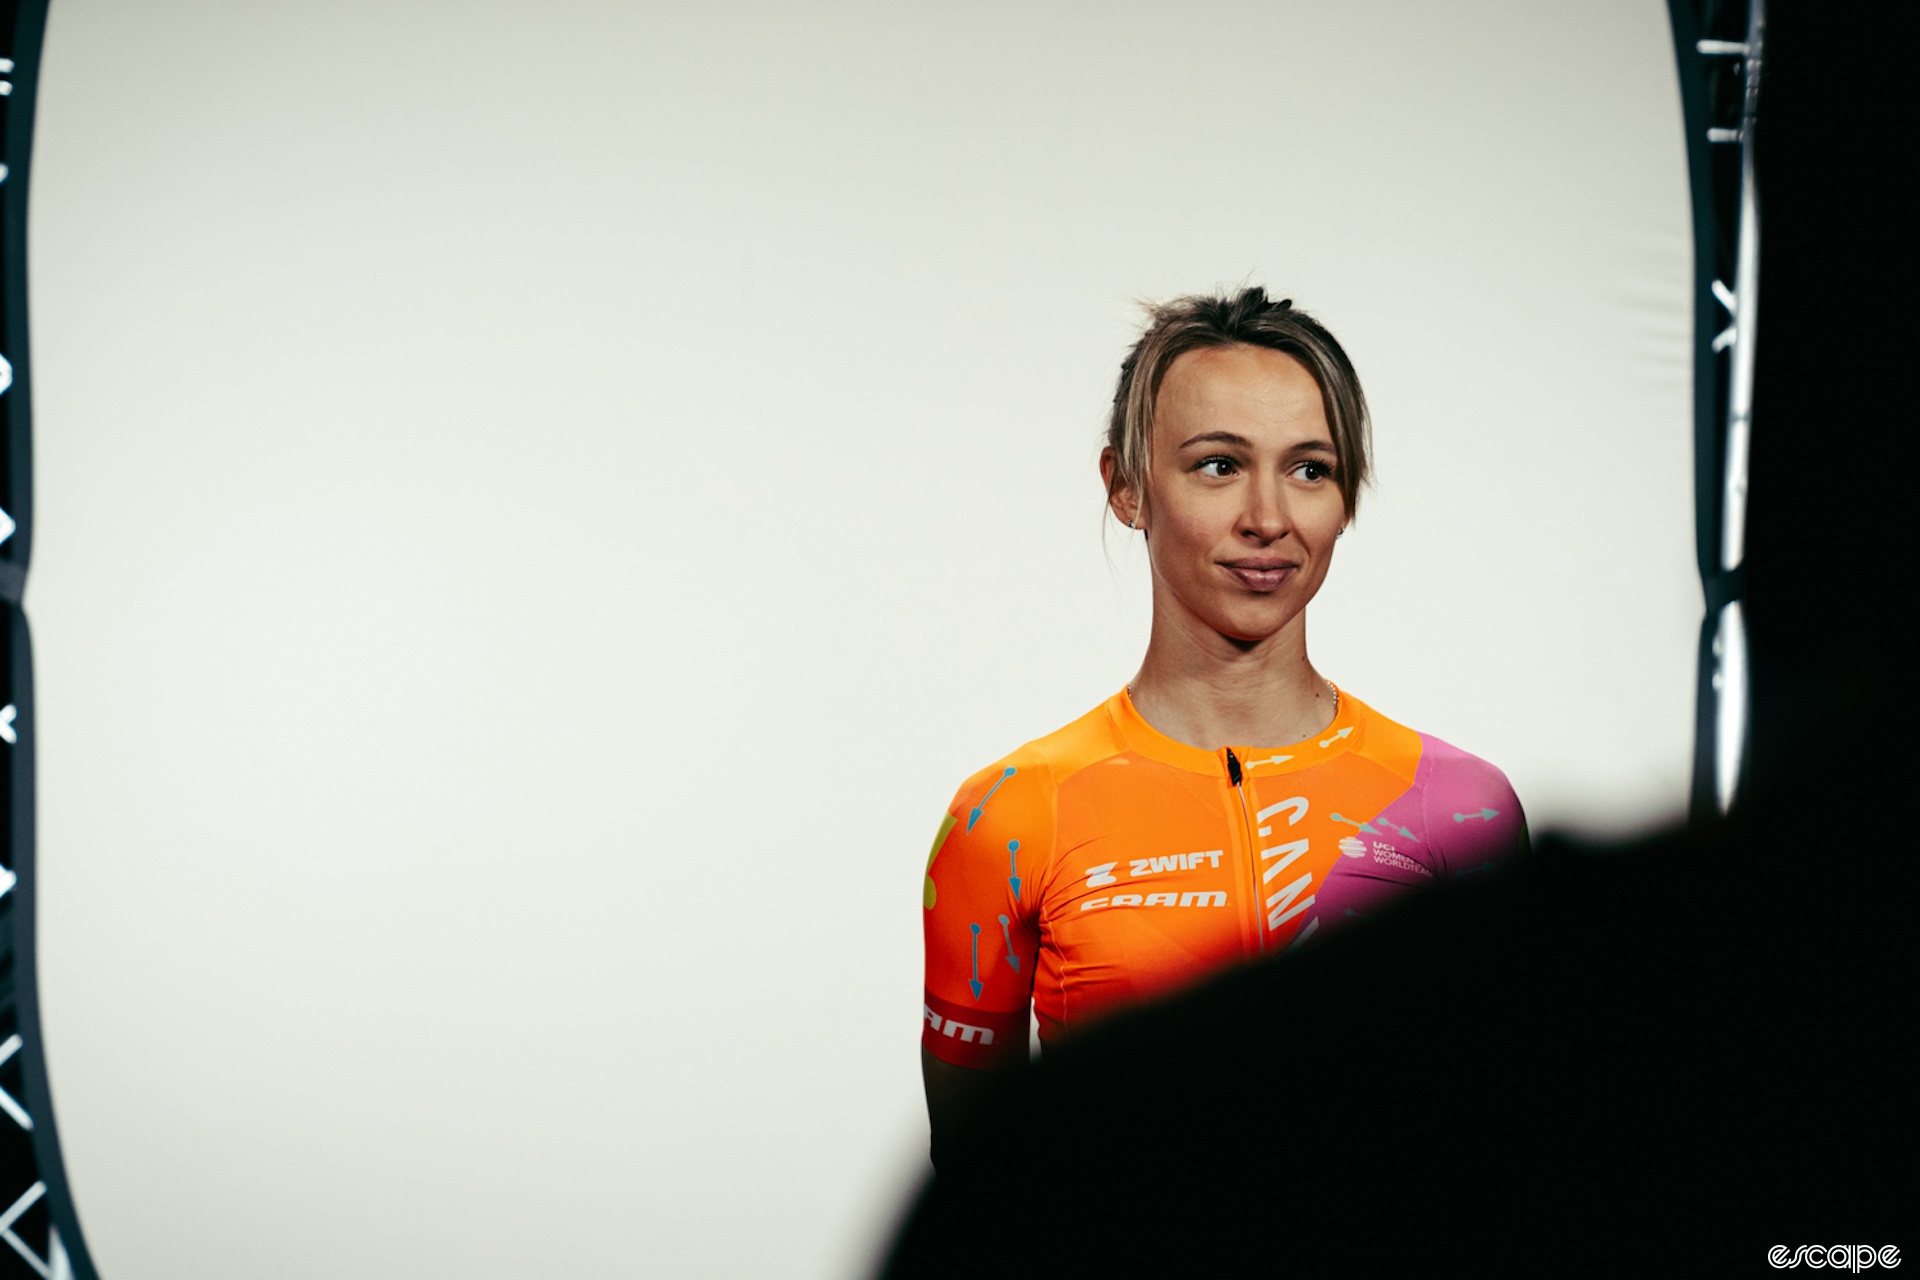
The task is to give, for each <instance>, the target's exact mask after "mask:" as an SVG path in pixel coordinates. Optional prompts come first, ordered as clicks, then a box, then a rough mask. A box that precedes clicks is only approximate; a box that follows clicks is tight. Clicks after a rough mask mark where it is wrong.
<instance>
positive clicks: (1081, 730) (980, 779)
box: [954, 702, 1124, 806]
mask: <svg viewBox="0 0 1920 1280" xmlns="http://www.w3.org/2000/svg"><path fill="white" fill-rule="evenodd" d="M1123 749H1124V747H1123V745H1122V743H1121V742H1120V740H1119V736H1118V734H1117V732H1116V731H1115V729H1114V725H1113V717H1112V716H1111V715H1110V714H1109V712H1108V710H1107V703H1104V702H1103V703H1101V704H1100V705H1099V706H1097V707H1095V708H1094V709H1093V710H1091V711H1089V712H1087V713H1086V714H1085V715H1083V716H1081V717H1080V718H1079V719H1077V720H1074V721H1073V722H1072V723H1070V724H1066V725H1062V726H1061V727H1060V728H1058V729H1055V730H1054V731H1053V732H1052V733H1049V734H1047V735H1045V736H1044V737H1039V738H1035V739H1033V740H1032V741H1031V742H1027V743H1023V744H1022V745H1021V746H1019V747H1017V748H1015V749H1014V750H1013V751H1010V752H1008V753H1007V754H1006V755H1004V756H1002V757H1001V758H1000V759H998V760H996V761H994V762H993V763H992V764H990V765H988V766H986V767H985V768H984V769H980V770H977V771H976V772H974V773H973V774H971V775H970V776H969V777H968V778H967V780H966V781H965V782H963V783H962V784H961V785H960V790H959V792H958V793H957V795H956V796H955V801H954V803H955V804H956V806H957V805H958V804H959V803H960V801H961V800H962V799H965V798H969V797H972V796H975V795H979V794H982V793H984V792H986V791H990V790H991V791H996V792H998V791H1002V790H1006V791H1010V792H1012V793H1015V794H1018V795H1020V796H1022V797H1025V796H1028V795H1031V794H1032V793H1033V792H1034V791H1036V790H1040V789H1045V790H1047V791H1049V792H1050V791H1051V790H1052V789H1053V788H1056V787H1058V786H1059V785H1060V784H1061V783H1062V782H1065V781H1066V780H1067V779H1068V778H1070V777H1072V776H1073V775H1074V774H1076V773H1078V772H1080V770H1082V769H1084V768H1086V767H1087V766H1088V765H1091V764H1095V763H1097V762H1098V761H1101V760H1104V759H1106V758H1107V757H1108V756H1111V755H1113V754H1115V753H1116V752H1118V751H1121V750H1123ZM1016 784H1017V785H1016ZM1009 798H1010V799H1011V798H1013V797H1012V796H1011V795H1010V796H1009Z"/></svg>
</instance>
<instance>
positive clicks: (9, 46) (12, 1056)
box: [0, 0, 97, 1280]
mask: <svg viewBox="0 0 1920 1280" xmlns="http://www.w3.org/2000/svg"><path fill="white" fill-rule="evenodd" d="M46 20H47V5H46V0H0V42H4V44H3V46H0V58H4V59H5V60H6V63H7V65H4V66H0V83H4V85H5V89H6V91H5V92H4V93H0V113H4V121H5V123H4V133H3V134H0V163H4V164H5V166H6V170H5V174H4V176H3V177H0V357H3V358H4V359H5V361H6V364H5V365H4V366H0V382H4V383H5V385H4V387H0V429H4V431H5V434H6V442H5V448H4V450H0V511H4V513H5V515H4V519H3V520H0V612H4V614H5V616H4V618H0V673H4V680H5V687H4V689H0V700H3V701H0V752H4V753H5V756H6V772H7V782H6V786H5V787H4V788H0V808H3V809H4V812H0V840H4V846H0V1058H3V1059H4V1060H0V1090H4V1091H5V1096H4V1097H0V1111H4V1113H5V1114H0V1280H3V1278H6V1277H13V1276H23V1277H25V1276H40V1277H61V1276H72V1277H75V1280H95V1277H96V1274H97V1273H96V1272H95V1271H94V1268H93V1262H92V1259H91V1258H90V1257H89V1255H88V1253H87V1247H86V1243H85V1240H84V1238H83V1237H82V1235H81V1232H80V1221H79V1217H78V1215H77V1214H76V1213H75V1210H74V1204H73V1195H72V1192H71V1190H70V1188H69V1187H68V1185H67V1176H66V1167H65V1165H64V1164H63V1163H62V1162H61V1159H60V1139H59V1131H58V1129H57V1127H56V1125H55V1123H54V1114H53V1098H52V1094H51V1091H50V1089H49V1087H48V1083H47V1069H46V1059H45V1057H44V1055H43V1041H42V1039H41V1027H40V999H39V986H38V980H37V975H36V973H35V967H34V954H35V952H34V902H35V887H36V877H35V865H34V703H33V647H32V641H31V639H30V637H29V634H28V629H27V618H26V614H25V612H24V611H23V610H22V609H21V598H22V595H23V593H24V590H25V587H26V575H27V562H28V558H29V556H30V555H31V553H32V549H33V397H32V382H33V379H32V362H31V360H30V359H29V351H28V346H27V277H26V270H27V177H28V172H29V168H30V161H31V159H32V153H33V115H34V99H35V91H36V89H37V87H38V83H39V71H40V46H41V40H42V38H43V36H44V35H45V32H46Z"/></svg>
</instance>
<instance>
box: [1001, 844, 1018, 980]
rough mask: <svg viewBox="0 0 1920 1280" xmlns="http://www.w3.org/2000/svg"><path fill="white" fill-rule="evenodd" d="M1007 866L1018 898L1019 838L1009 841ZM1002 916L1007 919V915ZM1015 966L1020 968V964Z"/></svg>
mask: <svg viewBox="0 0 1920 1280" xmlns="http://www.w3.org/2000/svg"><path fill="white" fill-rule="evenodd" d="M1007 867H1008V872H1007V883H1008V884H1010V885H1012V886H1013V896H1014V897H1016V898H1018V897H1019V896H1020V842H1019V841H1018V840H1009V841H1007ZM1000 918H1001V919H1002V920H1005V919H1006V917H1005V916H1001V917H1000ZM1014 967H1015V968H1016V969H1017V968H1019V966H1018V965H1015V966H1014Z"/></svg>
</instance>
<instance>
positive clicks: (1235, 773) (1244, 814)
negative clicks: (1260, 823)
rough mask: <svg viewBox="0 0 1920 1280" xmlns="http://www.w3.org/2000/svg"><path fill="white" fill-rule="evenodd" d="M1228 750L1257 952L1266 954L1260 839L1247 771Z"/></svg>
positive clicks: (1229, 779)
mask: <svg viewBox="0 0 1920 1280" xmlns="http://www.w3.org/2000/svg"><path fill="white" fill-rule="evenodd" d="M1226 752H1227V780H1228V781H1229V782H1231V783H1232V784H1233V794H1234V795H1236V796H1238V797H1239V799H1240V817H1241V819H1242V821H1243V822H1244V823H1245V824H1246V825H1245V830H1243V831H1242V832H1241V834H1242V836H1244V837H1245V839H1246V848H1247V876H1248V877H1249V880H1248V888H1249V889H1250V890H1251V891H1252V893H1253V897H1252V898H1251V899H1249V901H1250V902H1251V904H1252V906H1253V936H1254V940H1255V941H1256V942H1257V943H1258V947H1257V949H1256V952H1255V954H1257V955H1265V954H1266V953H1267V931H1266V930H1265V929H1262V928H1261V927H1260V920H1261V917H1260V858H1259V855H1258V847H1259V844H1260V839H1259V837H1258V836H1257V835H1256V834H1255V833H1254V827H1253V809H1252V807H1251V806H1250V805H1248V803H1247V789H1246V788H1245V787H1244V786H1242V785H1241V782H1242V781H1243V780H1244V779H1245V777H1246V772H1245V770H1243V769H1241V767H1240V761H1239V759H1238V758H1237V757H1235V755H1234V754H1233V748H1232V747H1228V748H1226Z"/></svg>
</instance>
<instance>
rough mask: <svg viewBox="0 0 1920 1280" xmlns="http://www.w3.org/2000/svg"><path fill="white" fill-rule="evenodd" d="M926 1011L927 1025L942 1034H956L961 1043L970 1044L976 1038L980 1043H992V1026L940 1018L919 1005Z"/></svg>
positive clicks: (930, 1010) (924, 1006)
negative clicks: (974, 1024) (980, 1025)
mask: <svg viewBox="0 0 1920 1280" xmlns="http://www.w3.org/2000/svg"><path fill="white" fill-rule="evenodd" d="M920 1007H921V1008H922V1009H923V1010H925V1011H926V1015H927V1025H928V1026H930V1027H932V1028H933V1029H934V1030H935V1031H937V1032H939V1033H940V1034H941V1035H943V1036H957V1037H959V1039H960V1040H961V1042H962V1043H965V1044H972V1043H974V1042H975V1041H976V1040H977V1041H979V1042H980V1043H981V1044H992V1043H993V1028H991V1027H976V1026H973V1025H971V1024H970V1023H965V1022H955V1021H954V1020H953V1019H952V1018H942V1017H941V1016H940V1015H939V1014H937V1013H935V1012H934V1011H933V1010H932V1009H928V1008H927V1006H926V1005H924V1004H923V1005H921V1006H920Z"/></svg>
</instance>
